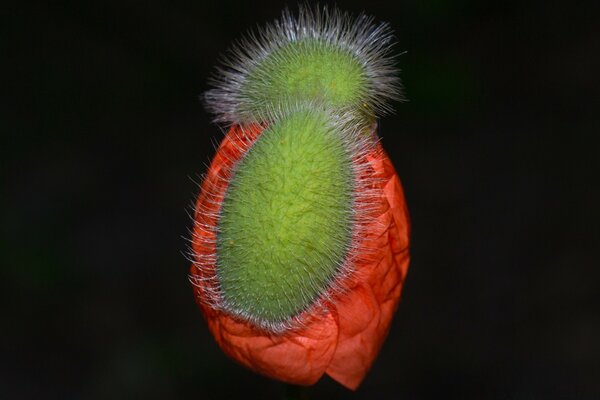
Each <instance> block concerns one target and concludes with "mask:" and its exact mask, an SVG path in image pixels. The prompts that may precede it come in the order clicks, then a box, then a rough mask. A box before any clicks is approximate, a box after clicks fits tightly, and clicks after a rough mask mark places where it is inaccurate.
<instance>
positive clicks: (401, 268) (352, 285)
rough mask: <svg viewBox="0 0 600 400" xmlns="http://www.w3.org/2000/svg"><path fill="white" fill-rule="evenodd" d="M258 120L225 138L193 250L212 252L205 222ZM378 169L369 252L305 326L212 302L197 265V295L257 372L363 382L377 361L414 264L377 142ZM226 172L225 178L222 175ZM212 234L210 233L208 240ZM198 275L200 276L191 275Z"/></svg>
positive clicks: (220, 338) (223, 342)
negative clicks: (240, 315) (271, 322)
mask: <svg viewBox="0 0 600 400" xmlns="http://www.w3.org/2000/svg"><path fill="white" fill-rule="evenodd" d="M260 132H261V128H260V127H257V126H252V127H248V128H246V129H245V130H244V131H243V132H242V129H241V128H240V127H237V126H234V127H232V128H231V130H230V131H229V132H228V134H227V136H226V137H225V139H224V140H223V142H222V143H221V146H220V147H219V150H218V152H217V155H216V156H215V158H214V160H213V162H212V164H211V166H210V168H209V171H208V173H207V175H206V178H205V180H204V182H203V184H202V192H201V193H200V196H199V197H198V201H197V203H196V210H197V213H196V215H195V220H196V221H197V222H199V223H200V224H199V225H197V226H196V227H195V229H194V239H193V244H192V246H193V249H194V253H195V254H196V255H201V256H202V255H211V254H214V252H215V251H216V249H215V248H214V245H211V244H210V243H212V242H214V239H215V238H214V235H215V234H214V232H212V231H206V230H204V229H202V228H201V226H202V225H203V224H204V225H209V226H214V225H216V224H217V222H218V221H216V217H214V215H216V213H218V207H219V204H220V202H221V201H222V198H223V196H224V194H225V191H226V189H227V187H226V182H227V181H228V179H227V178H228V176H229V174H230V173H231V172H230V171H231V169H232V167H233V166H234V165H235V163H236V162H237V160H239V159H240V158H241V157H242V156H243V151H242V150H241V149H243V148H244V146H245V145H246V146H247V145H248V144H249V143H250V144H251V143H252V142H253V141H254V140H256V138H258V136H259V135H260ZM368 161H369V164H370V166H371V169H372V170H371V173H372V174H373V175H374V176H375V177H377V178H379V179H378V180H377V182H378V183H377V184H378V185H379V186H380V188H381V189H382V193H383V195H382V197H381V199H380V204H378V205H377V206H378V207H377V210H376V211H375V212H374V214H373V219H372V220H373V222H372V223H371V226H370V227H368V229H366V232H369V234H368V237H365V238H364V240H363V242H362V243H361V249H364V250H365V254H366V253H368V254H369V257H367V258H365V259H364V260H361V261H358V262H357V264H356V265H355V271H356V275H355V276H354V277H352V278H351V279H349V280H348V284H347V286H348V290H347V292H346V293H344V295H343V296H340V297H339V298H337V301H336V302H335V304H330V306H329V310H330V311H329V312H326V313H320V314H315V315H311V316H310V318H308V320H307V321H306V323H305V324H304V326H303V327H301V328H297V329H293V330H290V331H288V332H286V333H284V334H281V335H274V334H269V333H267V332H265V331H262V330H259V329H256V328H255V327H253V326H252V325H251V324H249V323H247V322H244V321H239V320H236V319H234V318H232V317H231V316H229V315H227V314H226V313H224V312H221V311H218V310H215V309H213V308H211V307H210V306H208V305H207V304H206V303H205V302H203V299H205V298H206V297H207V296H210V293H211V288H210V287H209V286H210V284H209V283H208V282H210V280H206V279H205V278H207V277H206V271H202V270H200V269H198V268H197V267H196V266H194V265H192V267H191V269H190V274H191V276H192V277H198V278H199V279H198V280H197V281H196V283H195V285H194V291H195V294H196V299H197V301H198V304H199V306H200V309H201V310H202V312H203V314H204V316H205V318H206V320H207V322H208V326H209V329H210V331H211V333H212V334H213V336H214V337H215V339H216V341H217V343H218V344H219V346H220V347H221V349H222V350H223V351H224V352H225V353H226V354H227V355H228V356H230V357H231V358H233V359H234V360H236V361H237V362H239V363H240V364H242V365H245V366H246V367H248V368H250V369H253V370H254V371H256V372H258V373H261V374H263V375H266V376H268V377H271V378H275V379H279V380H281V381H284V382H288V383H294V384H300V385H311V384H313V383H315V382H316V381H318V380H319V378H320V377H321V376H322V375H323V374H324V373H325V372H326V373H327V374H328V375H330V376H331V377H332V378H333V379H335V380H336V381H338V382H339V383H341V384H342V385H344V386H346V387H348V388H350V389H356V388H357V387H358V386H359V385H360V382H361V381H362V380H363V379H364V376H365V374H366V373H367V372H368V370H369V368H370V367H371V365H372V364H373V362H374V360H375V358H376V357H377V353H378V352H379V350H380V348H381V345H382V344H383V341H384V340H385V336H386V335H387V332H388V330H389V327H390V323H391V319H392V315H393V313H394V311H395V309H396V307H397V305H398V302H399V299H400V292H401V289H402V283H403V281H404V278H405V276H406V271H407V268H408V261H409V257H408V238H409V221H408V212H407V209H406V205H405V201H404V194H403V191H402V186H401V185H400V181H399V180H398V177H397V175H396V172H395V171H394V168H393V166H392V163H391V161H390V160H389V158H388V157H387V155H386V154H385V152H383V150H382V149H381V147H380V146H379V145H378V146H377V148H375V149H373V151H372V152H371V153H370V154H369V156H368ZM223 178H226V179H223ZM206 239H208V240H206ZM192 280H193V279H192Z"/></svg>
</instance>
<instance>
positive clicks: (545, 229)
mask: <svg viewBox="0 0 600 400" xmlns="http://www.w3.org/2000/svg"><path fill="white" fill-rule="evenodd" d="M49 3H52V2H47V3H38V4H36V3H29V5H27V6H24V5H20V6H19V7H16V6H6V5H5V6H3V7H2V8H3V9H2V11H0V13H1V16H2V24H1V25H2V26H1V28H0V30H1V32H2V38H3V40H2V42H4V43H2V59H3V62H2V64H3V67H5V68H7V67H8V72H7V73H5V74H3V78H4V79H3V80H4V81H5V82H3V84H2V97H4V98H5V101H3V106H2V108H1V110H0V120H1V122H0V124H1V126H2V129H1V135H2V141H1V143H2V144H1V145H0V156H1V158H0V217H1V221H2V222H1V226H0V232H1V236H0V262H1V267H0V299H1V303H0V305H1V307H2V308H1V310H2V319H1V322H0V398H2V399H33V398H43V399H55V398H56V399H58V398H60V399H125V398H141V399H165V398H178V399H218V398H242V397H243V398H265V399H269V398H271V399H276V398H280V395H281V393H282V385H281V384H280V383H278V382H275V381H271V380H269V379H266V378H262V377H260V376H257V375H255V374H254V373H252V372H250V371H247V370H245V369H243V368H242V367H239V366H238V365H236V364H235V363H234V362H232V361H230V360H229V359H227V358H226V357H225V355H224V354H223V353H222V352H221V351H220V350H219V349H218V347H217V345H216V344H215V342H214V341H213V339H212V337H210V335H209V333H208V330H207V328H206V325H205V323H204V321H203V319H202V316H201V314H200V313H199V311H198V310H197V309H196V306H195V304H194V300H193V296H192V290H191V287H190V284H189V283H188V281H187V270H188V262H187V261H186V259H185V258H184V256H183V255H182V253H183V252H184V251H185V250H186V238H188V237H189V233H188V229H189V228H190V227H191V220H190V218H189V217H188V215H187V212H188V211H189V210H190V205H191V204H192V202H193V200H194V198H195V196H196V195H197V192H198V187H197V183H196V182H197V180H198V179H199V176H200V174H201V173H202V172H204V170H205V168H206V167H205V166H206V164H207V163H208V162H209V161H210V158H211V156H212V154H213V151H214V150H213V145H214V143H217V142H218V141H219V140H220V139H221V138H222V136H223V133H222V131H221V130H220V129H219V127H217V126H216V125H214V124H212V123H211V116H210V115H208V114H207V113H206V112H205V111H204V110H203V108H202V105H201V103H200V102H199V99H198V96H199V94H201V93H202V92H203V91H205V90H206V89H208V85H207V79H208V78H209V76H210V74H211V73H212V72H213V67H214V65H215V64H216V62H217V60H218V57H219V55H220V54H221V53H222V52H224V51H225V50H226V49H227V48H228V46H229V44H230V42H231V41H232V40H234V39H236V38H239V37H240V35H241V34H242V33H243V32H246V31H247V30H248V29H250V28H255V27H256V26H258V25H261V24H263V23H265V22H267V21H271V20H273V19H274V18H277V17H278V16H279V15H280V11H281V9H282V8H283V7H284V6H285V5H286V3H284V2H275V1H271V2H269V1H261V0H255V1H248V2H240V1H230V0H219V1H214V2H202V1H194V2H183V1H172V2H158V1H143V2H142V1H128V0H121V1H108V2H77V3H76V4H72V5H69V6H66V5H59V4H56V3H52V4H49ZM325 3H328V2H325ZM287 5H289V6H292V7H295V4H294V3H293V2H292V3H287ZM339 5H340V6H341V7H342V8H343V9H345V10H348V11H352V12H354V13H358V12H361V11H365V12H367V13H368V14H371V15H373V16H375V17H376V18H377V19H378V20H384V21H388V22H389V23H390V24H391V26H392V28H393V29H394V31H395V32H396V34H397V46H396V51H397V52H398V53H400V52H404V53H403V54H402V55H401V56H400V57H399V58H398V63H399V66H400V68H401V69H402V72H401V77H402V79H403V82H404V86H405V91H406V97H407V99H408V101H407V102H404V103H398V104H396V105H395V106H396V110H397V112H396V113H395V114H394V115H392V116H389V117H386V118H385V119H384V120H383V121H382V136H383V144H384V146H385V148H386V149H387V151H388V152H389V154H390V156H391V158H392V159H393V161H394V163H395V165H396V168H397V170H398V173H399V175H400V176H401V178H402V180H403V183H404V186H405V190H406V196H407V200H408V205H409V209H410V211H411V216H412V222H413V245H412V264H411V268H410V270H409V274H408V279H407V281H406V284H405V287H404V293H403V300H402V304H401V306H400V308H399V310H398V313H397V315H396V318H395V320H394V323H393V326H392V329H391V332H390V334H389V338H388V340H387V342H386V343H385V345H384V347H383V350H382V352H381V354H380V356H379V358H378V360H377V361H376V363H375V365H374V366H373V369H372V371H371V372H370V374H369V375H368V376H367V378H366V380H365V381H364V383H363V385H362V386H361V387H360V389H359V390H358V391H357V392H356V393H351V392H349V391H347V390H345V389H343V388H342V387H341V386H339V385H337V384H336V383H334V382H333V381H332V380H330V379H329V378H323V379H322V380H321V381H320V382H319V383H318V384H317V385H315V386H314V387H313V388H312V389H311V390H310V397H311V398H314V399H342V398H344V399H346V398H348V399H437V398H442V397H443V398H461V399H482V398H489V399H530V398H577V399H591V398H598V395H599V394H600V340H599V339H598V338H599V337H600V312H599V310H600V307H599V301H598V300H599V293H600V283H599V281H600V279H599V278H600V271H599V269H598V261H597V259H596V258H595V257H596V253H597V249H598V232H597V231H598V229H597V228H598V223H599V222H600V218H599V211H598V200H599V198H598V188H597V181H598V173H599V169H598V165H597V163H596V160H595V159H596V158H597V157H598V147H597V146H593V145H592V144H591V143H592V135H594V136H597V134H598V133H599V128H600V126H599V125H600V124H599V122H598V99H599V97H600V96H599V94H600V80H599V74H598V72H599V71H600V63H599V56H598V49H599V45H600V30H599V29H598V23H597V14H594V12H593V11H594V10H592V9H591V8H588V7H585V5H584V3H574V2H569V3H566V2H565V4H560V3H559V2H551V1H550V2H549V1H530V2H520V1H510V0H509V1H503V2H481V1H468V0H456V1H442V0H435V1H400V0H399V1H387V2H364V1H362V2H358V1H343V2H341V1H340V2H339ZM597 8H598V7H596V10H595V11H598V10H597Z"/></svg>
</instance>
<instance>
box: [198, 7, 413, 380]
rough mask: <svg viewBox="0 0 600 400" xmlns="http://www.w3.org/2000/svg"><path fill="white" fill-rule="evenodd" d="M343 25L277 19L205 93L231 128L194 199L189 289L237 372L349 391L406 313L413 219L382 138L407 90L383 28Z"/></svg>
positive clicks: (305, 17) (327, 17)
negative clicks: (333, 384)
mask: <svg viewBox="0 0 600 400" xmlns="http://www.w3.org/2000/svg"><path fill="white" fill-rule="evenodd" d="M348 18H349V17H348V16H347V15H345V14H342V13H340V12H338V11H334V12H332V13H329V12H328V11H327V9H323V10H322V11H321V10H318V11H317V12H315V13H312V12H310V11H309V10H307V9H301V12H300V16H299V18H298V19H294V18H292V17H291V16H290V15H289V14H288V13H284V15H283V19H282V20H281V21H277V22H276V23H275V24H274V25H271V26H269V27H267V28H266V30H265V31H264V32H263V33H262V34H261V35H260V38H261V39H257V40H259V42H258V43H254V44H252V45H249V43H248V42H244V43H245V46H243V48H244V49H245V50H244V53H241V50H239V48H238V50H237V51H238V52H237V53H234V54H237V64H236V63H234V62H228V65H229V66H230V67H231V69H230V70H228V71H221V77H220V78H219V79H218V80H217V84H218V86H217V87H216V88H215V89H213V90H212V91H210V92H208V94H207V96H206V99H207V103H208V104H209V108H211V109H212V110H213V111H214V112H215V113H216V114H217V117H216V120H217V121H220V122H223V123H227V124H230V125H231V127H230V129H229V131H228V133H227V135H226V136H225V138H224V139H223V141H222V143H221V145H220V146H219V148H218V150H217V153H216V155H215V157H214V159H213V161H212V163H211V165H210V167H209V170H208V172H207V174H206V176H205V178H204V181H203V182H202V185H201V192H200V195H199V197H198V200H197V202H196V210H195V214H194V230H193V237H192V261H193V264H192V266H191V269H190V281H191V282H192V284H193V285H194V292H195V295H196V300H197V302H198V305H199V307H200V309H201V311H202V312H203V314H204V316H205V318H206V320H207V322H208V326H209V329H210V331H211V333H212V334H213V335H214V337H215V339H216V341H217V343H218V344H219V346H220V347H221V348H222V349H223V351H224V352H225V353H226V354H228V355H229V356H230V357H232V358H233V359H235V360H236V361H238V362H239V363H241V364H243V365H245V366H247V367H249V368H251V369H253V370H255V371H257V372H259V373H261V374H264V375H266V376H269V377H272V378H275V379H279V380H282V381H284V382H288V383H294V384H300V385H310V384H313V383H315V382H316V381H317V380H318V379H319V378H320V377H321V376H322V375H323V374H324V373H327V374H328V375H329V376H331V377H332V378H333V379H335V380H336V381H338V382H340V383H341V384H342V385H344V386H346V387H348V388H350V389H355V388H357V387H358V385H359V384H360V382H361V381H362V379H363V378H364V376H365V374H366V372H367V371H368V369H369V368H370V366H371V365H372V363H373V361H374V360H375V358H376V356H377V353H378V352H379V349H380V347H381V345H382V343H383V341H384V339H385V336H386V334H387V332H388V330H389V327H390V323H391V318H392V315H393V313H394V311H395V309H396V307H397V305H398V302H399V298H400V293H401V289H402V284H403V281H404V278H405V276H406V271H407V268H408V260H409V256H408V241H409V222H408V212H407V209H406V205H405V201H404V196H403V191H402V187H401V185H400V181H399V179H398V177H397V175H396V172H395V171H394V168H393V166H392V164H391V162H390V160H389V158H388V157H387V155H386V154H385V152H384V151H383V149H382V147H381V145H380V143H379V141H378V139H377V134H376V130H377V129H376V127H377V123H376V119H375V118H376V117H377V115H378V114H381V113H382V112H385V111H386V110H387V109H388V108H387V107H388V106H387V105H386V103H385V100H386V99H389V98H394V97H396V96H397V93H398V90H397V89H398V82H397V80H396V79H395V78H394V77H393V76H392V71H393V69H392V67H391V63H390V60H389V58H386V57H385V54H386V51H387V46H388V44H387V43H388V42H389V38H390V37H389V32H388V31H387V28H386V27H385V26H375V25H373V24H372V22H371V20H370V19H369V18H367V17H359V18H358V19H357V20H354V21H353V22H352V21H350V20H349V19H348ZM361 57H362V58H361ZM386 84H388V85H389V86H385V85H386ZM384 86H385V87H386V89H385V90H383V89H381V87H384ZM378 91H379V92H380V93H379V95H378Z"/></svg>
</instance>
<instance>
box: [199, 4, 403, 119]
mask: <svg viewBox="0 0 600 400" xmlns="http://www.w3.org/2000/svg"><path fill="white" fill-rule="evenodd" d="M305 39H309V40H310V39H315V40H318V41H319V42H320V43H324V44H325V45H330V46H332V47H334V48H338V49H341V50H345V51H347V52H348V53H349V54H350V55H353V56H354V57H356V60H357V61H358V62H359V63H360V65H361V67H362V68H363V75H364V77H365V78H366V80H365V81H366V88H364V89H365V90H364V91H363V92H362V93H361V96H362V98H361V99H360V102H361V103H362V104H361V105H366V106H368V107H370V109H371V111H372V112H374V113H375V115H376V116H381V115H383V114H387V113H389V112H391V111H392V107H391V106H390V105H389V101H390V100H401V99H402V95H401V91H402V90H401V89H402V87H401V84H400V79H399V78H398V69H397V68H396V66H395V57H394V56H393V55H391V47H392V46H393V44H394V43H393V34H392V31H391V29H390V26H389V25H388V24H387V23H385V22H383V23H375V21H374V19H373V17H370V16H367V15H365V14H360V15H358V16H356V17H355V16H352V15H351V14H349V13H347V12H343V11H340V10H338V9H337V8H333V9H331V10H330V9H329V8H327V6H324V7H322V8H321V7H319V6H317V7H315V8H314V10H313V9H311V8H310V7H309V6H299V12H298V16H297V17H295V16H293V15H292V14H291V12H290V11H289V10H288V9H286V10H284V11H283V13H282V16H281V19H279V20H275V21H274V22H273V23H271V24H267V25H266V26H265V27H264V28H262V29H259V30H258V32H253V31H250V32H249V34H248V35H247V36H246V37H245V38H242V39H241V40H239V41H237V42H236V43H234V45H233V46H232V48H231V49H230V52H229V54H228V56H225V57H223V60H222V67H218V68H217V70H216V74H215V75H214V76H213V78H212V79H211V83H212V85H213V86H214V88H213V89H211V90H209V91H207V92H206V93H205V94H204V100H205V105H206V108H207V109H208V110H209V111H210V112H212V113H213V114H214V115H215V118H214V121H215V122H217V123H223V124H225V125H231V124H235V123H251V122H262V121H265V120H268V119H267V118H266V115H263V112H265V113H266V114H269V113H273V112H275V113H278V112H279V110H269V108H272V107H276V106H274V105H272V104H264V105H262V106H264V107H265V108H267V110H261V111H260V112H250V111H248V110H247V107H244V105H247V104H249V103H250V102H252V96H251V95H248V93H244V90H243V89H244V85H245V83H246V82H247V79H248V77H249V76H250V75H251V74H252V73H253V71H255V70H256V69H257V67H259V66H260V65H261V63H262V62H263V61H264V60H265V59H267V58H268V57H269V56H270V55H271V54H273V53H274V52H275V51H277V50H278V49H281V48H282V47H284V46H286V45H288V44H290V43H293V42H297V41H300V40H305Z"/></svg>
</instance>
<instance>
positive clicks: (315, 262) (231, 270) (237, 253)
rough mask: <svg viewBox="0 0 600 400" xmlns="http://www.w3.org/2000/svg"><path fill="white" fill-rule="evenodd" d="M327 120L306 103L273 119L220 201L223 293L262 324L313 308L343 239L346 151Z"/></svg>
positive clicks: (341, 252)
mask: <svg viewBox="0 0 600 400" xmlns="http://www.w3.org/2000/svg"><path fill="white" fill-rule="evenodd" d="M330 119H331V118H330V116H329V115H328V114H327V113H325V112H324V111H323V110H319V109H318V108H317V109H316V110H315V109H303V110H300V111H297V112H294V113H291V114H288V115H287V116H286V117H285V118H283V119H280V120H279V121H276V122H274V123H273V124H271V125H270V126H269V128H267V130H266V131H265V132H264V133H263V134H262V135H261V136H260V138H259V139H258V140H257V141H256V143H255V144H254V145H253V146H252V147H251V148H250V149H249V151H247V152H246V154H245V155H244V157H243V158H242V159H241V160H240V161H239V162H238V164H237V165H236V168H235V173H234V175H233V177H232V179H231V181H230V183H229V187H228V189H227V194H226V195H225V198H224V201H223V204H222V206H221V213H220V220H219V233H218V235H217V260H218V263H217V274H218V277H219V283H220V287H221V290H222V294H223V299H224V302H226V303H227V308H228V309H229V310H230V311H231V312H232V313H233V314H235V315H239V316H241V317H246V318H248V319H252V320H254V321H255V322H256V323H257V324H259V325H262V326H266V327H268V326H272V325H278V324H282V323H285V322H286V321H287V320H288V319H290V318H292V317H294V316H295V315H297V314H299V313H300V312H301V311H303V310H305V309H307V308H308V307H310V306H311V305H312V303H313V302H314V300H315V299H316V298H318V297H319V295H320V294H321V293H322V292H323V291H324V290H325V289H326V288H327V286H328V283H329V282H330V281H332V280H333V279H334V276H335V274H336V273H337V272H338V269H339V268H340V266H342V265H343V263H344V260H345V257H346V253H347V251H348V248H349V246H350V239H351V231H352V207H353V189H354V183H353V176H352V165H351V157H352V155H351V154H350V149H349V148H347V146H346V145H345V143H344V140H343V139H344V137H343V135H341V134H340V132H337V131H336V126H335V124H334V123H333V121H331V120H330Z"/></svg>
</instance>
